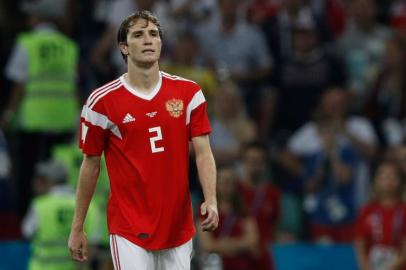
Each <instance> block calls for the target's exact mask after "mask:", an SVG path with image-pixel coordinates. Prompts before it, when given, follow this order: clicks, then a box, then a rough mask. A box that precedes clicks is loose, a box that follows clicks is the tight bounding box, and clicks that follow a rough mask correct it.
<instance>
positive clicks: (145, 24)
mask: <svg viewBox="0 0 406 270" xmlns="http://www.w3.org/2000/svg"><path fill="white" fill-rule="evenodd" d="M139 30H147V31H148V30H158V26H156V25H155V24H154V23H152V22H150V21H148V20H145V19H142V18H140V19H136V20H134V21H133V22H132V23H131V24H130V27H129V28H128V32H129V33H130V32H134V31H139Z"/></svg>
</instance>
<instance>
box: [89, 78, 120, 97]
mask: <svg viewBox="0 0 406 270" xmlns="http://www.w3.org/2000/svg"><path fill="white" fill-rule="evenodd" d="M117 81H118V79H116V80H114V81H111V82H109V83H107V84H105V85H103V86H101V87H99V88H97V89H95V90H94V91H93V92H92V93H91V94H90V95H89V98H88V99H87V100H90V99H92V98H93V97H94V96H95V95H96V94H97V93H99V92H100V91H102V90H104V89H106V88H108V87H110V86H111V85H113V84H115V83H117Z"/></svg>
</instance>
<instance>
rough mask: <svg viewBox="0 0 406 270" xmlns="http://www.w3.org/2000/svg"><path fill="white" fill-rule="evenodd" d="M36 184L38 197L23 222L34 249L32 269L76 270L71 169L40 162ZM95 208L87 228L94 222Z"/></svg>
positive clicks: (55, 162) (23, 230) (25, 233)
mask: <svg viewBox="0 0 406 270" xmlns="http://www.w3.org/2000/svg"><path fill="white" fill-rule="evenodd" d="M34 183H35V187H36V193H37V197H36V198H35V199H34V200H33V201H32V203H31V206H30V209H29V212H28V213H27V214H26V216H25V218H24V220H23V223H22V232H23V235H24V237H25V238H27V239H30V240H31V241H32V242H31V243H32V247H33V248H32V255H31V259H30V262H29V267H28V269H29V270H54V269H60V270H74V269H76V267H77V265H76V264H75V262H73V261H72V260H71V258H70V254H69V250H67V248H66V243H67V241H68V236H69V232H70V225H71V223H72V217H73V211H74V204H75V193H74V190H73V189H72V188H71V187H70V186H68V185H67V170H66V168H65V167H64V166H63V165H62V164H61V163H59V162H57V161H53V160H48V161H45V162H41V163H38V164H37V165H36V171H35V179H34ZM92 209H93V208H89V211H90V212H89V219H87V225H89V224H91V223H92V222H94V221H92V217H93V214H92V212H93V210H92Z"/></svg>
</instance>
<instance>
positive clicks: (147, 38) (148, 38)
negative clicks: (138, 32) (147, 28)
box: [144, 34, 152, 45]
mask: <svg viewBox="0 0 406 270" xmlns="http://www.w3.org/2000/svg"><path fill="white" fill-rule="evenodd" d="M144 44H146V45H150V44H152V37H151V35H149V34H147V35H145V36H144Z"/></svg>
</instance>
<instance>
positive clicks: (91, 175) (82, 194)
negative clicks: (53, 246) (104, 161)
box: [72, 157, 100, 231]
mask: <svg viewBox="0 0 406 270" xmlns="http://www.w3.org/2000/svg"><path fill="white" fill-rule="evenodd" d="M99 172H100V157H91V158H89V157H85V158H84V160H83V163H82V166H81V168H80V173H79V182H78V187H77V190H76V206H75V213H74V216H73V222H72V230H75V231H82V230H83V224H84V221H85V218H86V214H87V210H88V208H89V204H90V201H91V199H92V196H93V193H94V190H95V188H96V183H97V178H98V177H99Z"/></svg>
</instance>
